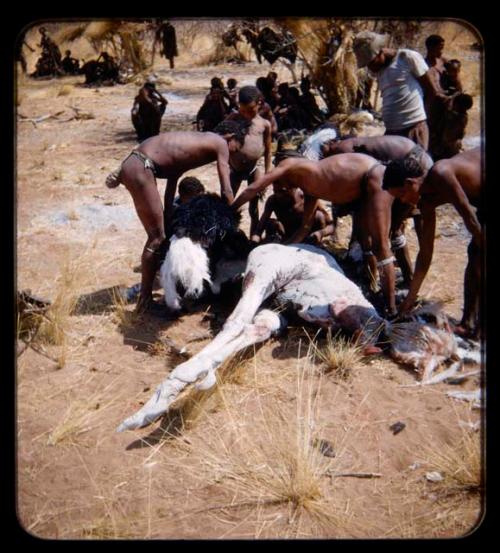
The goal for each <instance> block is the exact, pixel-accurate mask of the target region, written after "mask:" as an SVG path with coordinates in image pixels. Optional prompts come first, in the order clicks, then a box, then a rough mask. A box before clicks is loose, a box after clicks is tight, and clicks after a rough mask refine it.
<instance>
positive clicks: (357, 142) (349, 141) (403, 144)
mask: <svg viewBox="0 0 500 553" xmlns="http://www.w3.org/2000/svg"><path fill="white" fill-rule="evenodd" d="M415 146H416V144H415V142H413V140H410V139H409V138H406V137H404V136H392V135H383V136H357V137H353V138H345V139H343V140H332V141H331V142H327V143H326V144H324V145H323V146H322V151H323V155H324V156H325V157H327V156H331V155H335V154H346V153H363V154H366V155H369V156H372V157H374V158H375V159H378V160H380V161H392V160H393V159H397V158H398V157H404V156H405V155H407V154H409V153H410V152H411V151H412V150H413V148H415Z"/></svg>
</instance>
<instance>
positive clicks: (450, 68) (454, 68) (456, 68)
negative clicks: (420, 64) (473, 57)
mask: <svg viewBox="0 0 500 553" xmlns="http://www.w3.org/2000/svg"><path fill="white" fill-rule="evenodd" d="M444 68H445V69H446V73H448V76H449V77H451V78H452V79H458V77H459V75H460V69H461V68H462V62H461V61H460V60H455V59H453V60H450V61H448V62H446V63H445V64H444Z"/></svg>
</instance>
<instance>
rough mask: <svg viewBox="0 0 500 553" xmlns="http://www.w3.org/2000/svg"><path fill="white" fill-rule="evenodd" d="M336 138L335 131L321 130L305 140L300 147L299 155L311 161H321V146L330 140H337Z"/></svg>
mask: <svg viewBox="0 0 500 553" xmlns="http://www.w3.org/2000/svg"><path fill="white" fill-rule="evenodd" d="M335 138H337V131H336V130H335V129H321V130H320V131H317V132H315V133H314V134H312V135H311V136H310V137H309V138H307V139H306V140H304V142H303V143H302V144H301V145H300V148H299V154H302V155H303V156H304V157H305V158H306V159H310V160H311V161H319V160H320V159H322V158H323V154H322V153H321V146H322V145H323V144H325V142H328V141H329V140H335Z"/></svg>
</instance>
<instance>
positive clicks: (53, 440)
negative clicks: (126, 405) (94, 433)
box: [47, 378, 119, 445]
mask: <svg viewBox="0 0 500 553" xmlns="http://www.w3.org/2000/svg"><path fill="white" fill-rule="evenodd" d="M117 380H118V378H116V379H115V380H113V381H112V382H111V383H110V384H108V385H107V386H106V387H105V388H103V389H101V390H99V391H98V392H96V393H94V394H92V395H90V396H88V397H86V398H85V399H77V400H75V401H73V402H71V403H70V404H69V405H68V408H67V409H66V411H65V413H64V414H63V416H62V418H61V420H60V421H59V423H58V424H57V425H56V427H55V428H54V429H53V430H52V431H51V432H50V434H49V437H48V439H47V443H48V444H49V445H57V444H59V443H61V442H65V441H73V440H74V439H76V438H78V437H79V436H80V435H81V434H83V433H85V432H88V431H90V430H92V429H94V428H95V427H96V426H97V425H98V424H99V420H98V419H99V418H101V419H102V413H103V411H105V410H107V409H109V408H110V407H111V406H113V405H115V404H116V403H117V402H118V401H119V399H118V398H117V397H116V396H115V395H114V394H111V398H110V397H109V394H108V393H107V392H108V391H109V390H113V387H114V386H115V384H116V381H117Z"/></svg>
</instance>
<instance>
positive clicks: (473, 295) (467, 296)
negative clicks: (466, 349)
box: [456, 241, 481, 338]
mask: <svg viewBox="0 0 500 553" xmlns="http://www.w3.org/2000/svg"><path fill="white" fill-rule="evenodd" d="M467 254H468V257H469V261H468V263H467V267H466V268H465V275H464V310H463V316H462V320H461V321H460V327H461V328H460V327H458V328H456V331H457V333H458V334H464V335H467V336H471V337H475V338H477V337H478V334H479V303H480V286H481V256H480V250H479V248H478V247H477V246H476V245H475V244H474V242H473V241H471V243H470V244H469V247H468V248H467Z"/></svg>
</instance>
